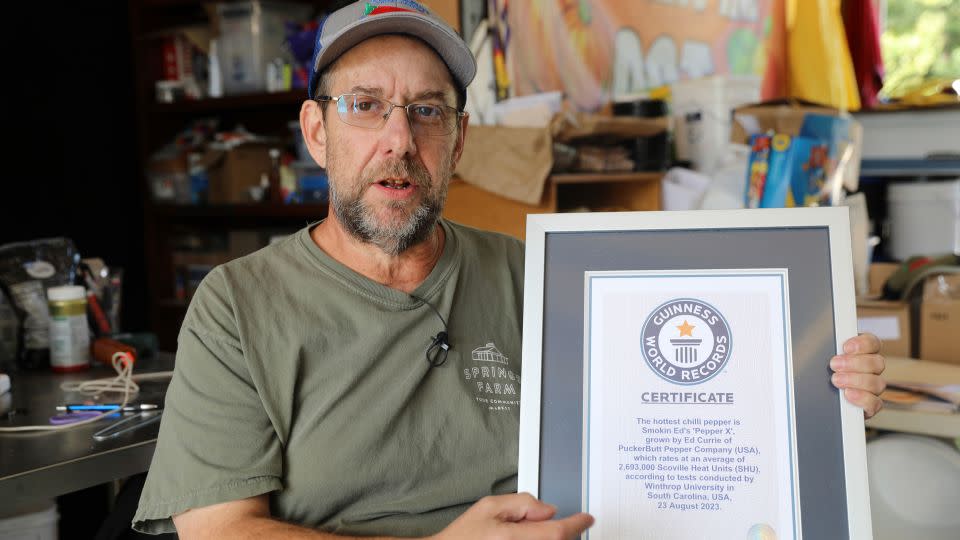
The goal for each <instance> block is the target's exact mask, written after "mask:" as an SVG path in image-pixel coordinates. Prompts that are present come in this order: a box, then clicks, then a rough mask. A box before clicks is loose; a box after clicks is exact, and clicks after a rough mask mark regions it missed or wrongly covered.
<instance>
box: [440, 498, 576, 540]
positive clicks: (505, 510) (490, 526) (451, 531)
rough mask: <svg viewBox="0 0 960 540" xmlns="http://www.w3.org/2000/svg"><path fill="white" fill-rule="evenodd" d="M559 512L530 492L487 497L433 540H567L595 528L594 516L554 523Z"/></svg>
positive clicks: (558, 520) (574, 517) (557, 520)
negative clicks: (591, 527)
mask: <svg viewBox="0 0 960 540" xmlns="http://www.w3.org/2000/svg"><path fill="white" fill-rule="evenodd" d="M556 512H557V509H556V508H555V507H554V506H552V505H549V504H547V503H545V502H542V501H539V500H537V499H535V498H534V497H533V496H532V495H530V494H529V493H516V494H511V495H497V496H491V497H484V498H482V499H480V500H479V501H477V502H476V503H475V504H474V505H473V506H471V507H470V508H469V509H468V510H467V511H466V512H464V513H463V515H461V516H460V517H459V518H457V519H456V520H454V522H453V523H451V524H450V525H449V526H447V528H446V529H444V530H442V531H440V533H438V534H437V535H436V536H434V537H432V540H459V539H471V538H476V539H478V540H480V539H483V538H497V539H501V540H509V539H514V538H516V539H530V540H538V539H544V540H568V539H574V538H577V537H578V536H580V533H582V532H583V531H585V530H586V529H587V527H589V526H591V525H593V516H591V515H590V514H584V513H582V512H581V513H578V514H574V515H572V516H570V517H567V518H564V519H555V520H551V519H550V518H552V517H553V515H554V514H555V513H556Z"/></svg>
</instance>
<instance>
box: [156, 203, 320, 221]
mask: <svg viewBox="0 0 960 540" xmlns="http://www.w3.org/2000/svg"><path fill="white" fill-rule="evenodd" d="M153 210H154V213H155V215H156V216H157V217H163V218H179V219H222V218H239V217H260V218H280V219H283V218H290V219H303V218H307V219H322V218H324V217H326V215H327V205H326V204H269V203H263V204H256V203H250V204H220V205H201V204H197V205H187V204H183V205H177V204H155V205H154V206H153Z"/></svg>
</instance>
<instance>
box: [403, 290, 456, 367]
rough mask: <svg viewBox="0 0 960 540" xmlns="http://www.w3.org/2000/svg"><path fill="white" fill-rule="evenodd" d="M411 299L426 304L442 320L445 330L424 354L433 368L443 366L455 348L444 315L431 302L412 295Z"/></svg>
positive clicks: (436, 337)
mask: <svg viewBox="0 0 960 540" xmlns="http://www.w3.org/2000/svg"><path fill="white" fill-rule="evenodd" d="M410 298H413V299H414V300H417V301H419V302H423V303H424V304H426V306H427V307H429V308H430V309H431V310H433V312H434V313H436V314H437V318H438V319H440V322H441V323H443V330H442V331H440V332H437V335H435V336H433V337H432V338H430V339H431V340H432V341H431V342H430V346H429V347H427V350H426V352H425V353H424V356H426V358H427V363H429V364H430V365H431V366H432V367H439V366H442V365H443V363H444V362H446V361H447V353H448V352H449V351H450V349H452V348H453V345H451V344H450V340H449V337H450V336H449V335H448V334H447V321H445V320H443V315H440V312H439V311H437V308H435V307H433V305H432V304H431V303H430V302H427V301H426V300H424V299H423V298H420V297H419V296H414V295H412V294H411V295H410Z"/></svg>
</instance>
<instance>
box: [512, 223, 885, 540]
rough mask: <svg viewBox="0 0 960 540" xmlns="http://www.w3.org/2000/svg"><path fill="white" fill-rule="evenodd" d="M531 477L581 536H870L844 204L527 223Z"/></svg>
mask: <svg viewBox="0 0 960 540" xmlns="http://www.w3.org/2000/svg"><path fill="white" fill-rule="evenodd" d="M526 241H527V248H526V249H527V258H526V273H525V298H524V321H523V325H524V327H523V372H522V379H521V381H522V382H521V385H522V387H523V392H522V395H521V408H520V465H519V466H520V469H519V489H520V491H528V492H530V493H533V494H534V495H536V496H537V497H539V498H540V499H542V500H544V501H546V502H549V503H552V504H555V505H557V507H558V509H559V514H560V515H568V514H571V513H574V512H577V511H585V512H590V513H591V514H593V515H594V517H596V523H595V524H594V526H593V527H592V528H591V529H589V530H588V531H587V533H586V534H585V537H586V538H590V539H596V540H608V539H622V538H630V539H694V538H725V539H727V538H731V539H733V538H743V539H774V538H776V539H800V538H804V537H806V538H808V539H811V538H813V539H819V538H851V539H862V538H870V537H871V527H870V508H869V495H868V489H867V474H866V452H865V441H864V428H863V415H862V412H861V411H860V409H858V408H857V407H855V406H853V405H850V404H849V403H847V402H846V401H845V400H843V399H842V398H841V397H840V395H839V392H838V391H837V390H836V389H835V388H834V387H833V385H832V384H831V383H830V375H831V371H830V369H829V366H828V361H829V359H830V357H832V356H833V355H834V354H836V352H837V351H838V350H840V347H841V346H842V343H843V341H845V340H846V339H847V338H849V337H852V336H854V335H856V315H855V307H854V286H853V272H852V256H851V248H850V231H849V223H848V218H847V209H846V208H796V209H770V210H766V209H764V210H758V209H751V210H732V211H696V212H623V213H593V214H549V215H532V216H529V217H528V221H527V237H526Z"/></svg>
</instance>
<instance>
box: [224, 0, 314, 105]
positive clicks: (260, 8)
mask: <svg viewBox="0 0 960 540" xmlns="http://www.w3.org/2000/svg"><path fill="white" fill-rule="evenodd" d="M311 10H312V8H311V6H310V5H308V4H292V3H285V2H263V1H258V0H254V1H252V2H227V3H219V4H217V18H218V20H219V25H220V38H219V40H218V42H217V47H218V50H217V55H218V58H217V62H218V63H219V65H220V72H221V83H222V85H223V93H224V95H230V94H245V93H254V92H265V91H266V90H267V64H268V63H270V62H271V61H273V60H274V59H276V58H287V59H289V58H288V57H289V53H287V52H286V51H285V50H284V47H283V43H284V40H285V39H286V34H285V32H284V22H286V21H305V20H307V18H309V16H310V12H311Z"/></svg>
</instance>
